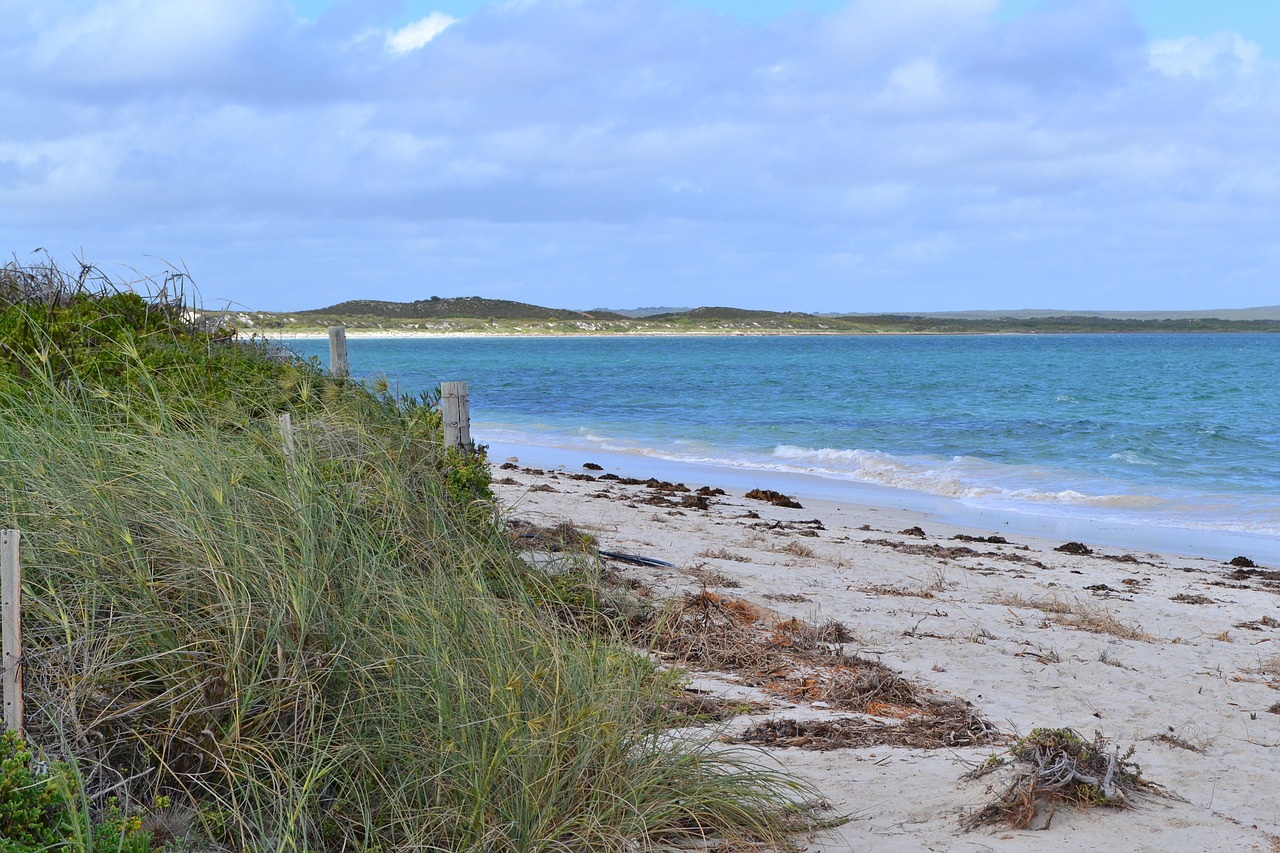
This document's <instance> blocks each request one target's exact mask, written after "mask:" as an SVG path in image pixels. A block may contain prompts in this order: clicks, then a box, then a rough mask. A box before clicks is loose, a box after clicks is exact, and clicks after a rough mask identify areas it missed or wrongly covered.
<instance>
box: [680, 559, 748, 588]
mask: <svg viewBox="0 0 1280 853" xmlns="http://www.w3.org/2000/svg"><path fill="white" fill-rule="evenodd" d="M681 571H683V572H684V574H686V575H688V576H689V577H691V578H693V579H694V580H696V581H697V582H698V583H700V584H702V586H704V587H719V588H720V589H738V588H739V587H741V586H742V581H740V580H738V579H737V578H734V577H730V576H729V575H726V574H725V573H724V572H722V571H720V570H719V569H716V568H712V567H710V566H708V565H707V564H706V563H696V564H694V565H692V566H689V567H687V568H685V569H682V570H681Z"/></svg>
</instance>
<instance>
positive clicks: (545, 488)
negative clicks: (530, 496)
mask: <svg viewBox="0 0 1280 853" xmlns="http://www.w3.org/2000/svg"><path fill="white" fill-rule="evenodd" d="M529 491H531V492H558V491H560V490H559V489H557V488H556V487H555V486H549V485H547V484H546V483H538V484H537V485H536V486H530V487H529Z"/></svg>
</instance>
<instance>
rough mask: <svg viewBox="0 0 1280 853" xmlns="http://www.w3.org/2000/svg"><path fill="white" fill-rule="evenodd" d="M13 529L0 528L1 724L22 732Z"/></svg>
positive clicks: (18, 585) (18, 588)
mask: <svg viewBox="0 0 1280 853" xmlns="http://www.w3.org/2000/svg"><path fill="white" fill-rule="evenodd" d="M18 539H19V533H18V531H17V530H0V621H3V623H4V625H3V641H4V655H3V657H0V683H2V684H3V691H2V692H3V695H4V727H5V729H7V730H9V731H15V732H17V733H18V734H22V564H21V563H20V562H19V560H18Z"/></svg>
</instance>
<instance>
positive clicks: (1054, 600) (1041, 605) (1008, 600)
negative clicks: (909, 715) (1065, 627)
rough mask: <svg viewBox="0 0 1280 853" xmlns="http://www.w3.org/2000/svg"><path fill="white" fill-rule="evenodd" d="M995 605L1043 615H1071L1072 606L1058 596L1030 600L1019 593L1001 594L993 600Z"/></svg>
mask: <svg viewBox="0 0 1280 853" xmlns="http://www.w3.org/2000/svg"><path fill="white" fill-rule="evenodd" d="M991 601H992V603H993V604H1002V605H1004V606H1005V607H1021V608H1024V609H1027V610H1039V611H1040V612H1041V613H1070V612H1071V610H1072V606H1071V605H1070V604H1068V603H1067V602H1065V601H1063V600H1061V599H1060V598H1058V597H1056V596H1052V595H1050V596H1045V597H1043V598H1028V597H1027V596H1025V595H1020V594H1018V593H1013V592H1010V593H1001V594H1000V595H997V596H996V597H995V598H993V599H992V600H991Z"/></svg>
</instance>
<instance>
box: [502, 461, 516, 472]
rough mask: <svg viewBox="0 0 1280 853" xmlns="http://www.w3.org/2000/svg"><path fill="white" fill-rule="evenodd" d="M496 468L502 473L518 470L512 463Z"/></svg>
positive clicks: (504, 463) (505, 463)
mask: <svg viewBox="0 0 1280 853" xmlns="http://www.w3.org/2000/svg"><path fill="white" fill-rule="evenodd" d="M498 467H499V468H501V469H502V470H503V471H517V470H519V468H520V466H519V465H517V464H516V463H514V462H503V463H502V464H501V465H499V466H498Z"/></svg>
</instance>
